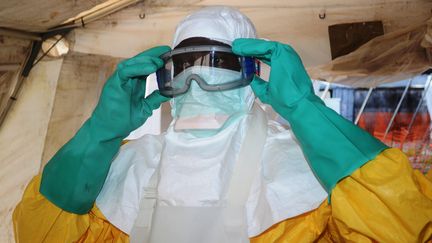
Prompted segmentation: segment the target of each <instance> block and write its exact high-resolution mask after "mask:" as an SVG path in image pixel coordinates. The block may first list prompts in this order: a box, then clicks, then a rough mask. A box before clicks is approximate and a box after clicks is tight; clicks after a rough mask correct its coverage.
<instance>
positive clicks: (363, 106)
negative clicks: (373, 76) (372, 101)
mask: <svg viewBox="0 0 432 243" xmlns="http://www.w3.org/2000/svg"><path fill="white" fill-rule="evenodd" d="M373 90H374V88H373V87H371V88H369V90H368V93H367V95H366V98H365V100H364V101H363V104H362V106H361V108H360V111H359V113H358V114H357V117H356V119H355V122H354V124H356V125H357V124H358V122H359V120H360V116H361V115H362V113H363V111H364V108H365V107H366V103H367V102H368V100H369V98H370V96H371V94H372V91H373Z"/></svg>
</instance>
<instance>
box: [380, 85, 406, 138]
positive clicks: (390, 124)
mask: <svg viewBox="0 0 432 243" xmlns="http://www.w3.org/2000/svg"><path fill="white" fill-rule="evenodd" d="M411 82H412V79H410V80H409V81H408V83H407V85H406V86H405V90H404V92H403V93H402V97H401V99H400V100H399V103H398V105H397V106H396V110H395V111H394V113H393V116H392V118H391V119H390V122H389V124H388V125H387V129H386V131H385V133H384V138H383V140H385V139H386V137H387V135H388V133H389V131H390V129H391V127H392V125H393V122H394V119H395V118H396V115H397V113H398V112H399V109H400V107H401V106H402V101H403V100H404V99H405V96H406V94H407V93H408V89H409V87H410V86H411Z"/></svg>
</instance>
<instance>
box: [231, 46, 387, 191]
mask: <svg viewBox="0 0 432 243" xmlns="http://www.w3.org/2000/svg"><path fill="white" fill-rule="evenodd" d="M233 51H234V52H235V53H236V54H238V55H242V56H253V57H256V58H258V59H260V60H262V61H264V62H265V63H267V64H268V65H270V66H271V71H270V78H269V82H266V81H263V80H262V79H260V78H259V77H255V78H254V80H253V81H252V83H251V86H252V89H253V90H254V92H255V94H256V95H257V96H258V97H259V99H260V100H261V101H262V102H264V103H267V104H270V105H271V106H272V107H273V109H274V110H275V111H276V112H278V113H279V114H280V115H281V116H282V117H283V118H285V119H286V120H288V121H289V123H290V125H291V128H292V130H293V132H294V134H295V136H296V137H297V139H298V141H299V142H300V145H301V147H302V150H303V152H304V154H305V157H306V158H307V160H308V161H309V164H310V166H311V168H312V170H313V171H314V173H315V175H316V176H317V177H318V179H319V180H320V182H321V184H322V185H323V186H324V188H325V189H326V190H327V192H329V193H331V190H332V189H333V188H334V187H335V185H336V183H337V182H338V181H339V180H341V179H343V178H344V177H346V176H348V175H350V174H351V173H352V172H353V171H354V170H356V169H357V168H359V167H360V166H362V165H363V164H364V163H366V162H368V161H369V160H372V159H374V158H375V157H376V156H377V155H378V154H379V153H380V152H381V151H382V150H384V149H386V148H387V147H386V146H385V145H384V144H383V143H381V142H380V141H378V140H377V139H375V138H374V137H373V136H371V135H370V134H369V133H367V132H366V131H364V130H362V129H360V128H359V127H357V126H355V125H354V124H352V123H351V122H350V121H348V120H346V119H344V118H343V117H341V116H340V115H338V114H337V113H336V112H334V111H333V110H331V109H329V108H328V107H326V106H325V105H324V103H323V102H322V101H321V99H320V98H319V97H317V96H316V95H315V94H314V92H313V88H312V82H311V80H310V78H309V76H308V74H307V72H306V70H305V68H304V66H303V64H302V62H301V60H300V57H299V56H298V54H297V53H296V52H295V51H294V49H293V48H292V47H290V46H288V45H284V44H282V43H278V42H273V41H265V40H258V39H238V40H236V41H234V43H233Z"/></svg>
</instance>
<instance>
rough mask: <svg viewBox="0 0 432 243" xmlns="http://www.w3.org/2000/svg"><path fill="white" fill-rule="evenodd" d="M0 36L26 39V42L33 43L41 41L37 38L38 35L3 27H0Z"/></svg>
mask: <svg viewBox="0 0 432 243" xmlns="http://www.w3.org/2000/svg"><path fill="white" fill-rule="evenodd" d="M0 35H4V36H10V37H15V38H20V39H26V40H33V41H41V40H42V37H41V36H39V35H38V34H35V33H31V32H27V31H22V30H15V29H9V28H4V27H0Z"/></svg>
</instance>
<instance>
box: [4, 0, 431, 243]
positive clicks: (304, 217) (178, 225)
mask: <svg viewBox="0 0 432 243" xmlns="http://www.w3.org/2000/svg"><path fill="white" fill-rule="evenodd" d="M173 47H174V49H173V50H171V48H170V47H167V46H159V47H155V48H152V49H149V50H146V51H144V52H142V53H140V54H138V55H137V56H135V57H133V58H131V59H127V60H124V61H122V62H121V63H120V64H119V65H118V67H117V70H116V71H115V72H114V73H113V74H112V76H111V77H110V78H109V79H108V80H107V82H106V84H105V86H104V88H103V91H102V93H101V96H100V99H99V102H98V104H97V106H96V108H95V109H94V112H93V113H92V115H91V117H90V118H89V119H88V120H87V121H86V122H85V123H84V124H83V126H82V127H81V128H80V129H79V131H78V132H77V133H76V135H75V136H74V137H73V138H72V139H71V140H70V141H69V142H68V143H66V144H65V145H64V146H63V147H62V148H61V149H60V150H59V151H58V152H57V153H56V154H55V156H54V157H53V158H52V159H51V160H50V161H49V162H48V164H47V165H46V166H45V168H44V170H43V173H42V174H40V175H37V176H35V177H34V179H33V180H32V181H31V182H30V183H29V185H28V186H27V189H26V190H25V193H24V196H23V198H22V200H21V202H20V203H19V204H18V205H17V207H16V209H15V211H14V214H13V220H14V230H15V238H16V241H17V242H106V241H109V242H128V241H131V242H248V241H251V242H313V241H322V242H345V241H351V242H372V241H376V242H425V241H428V240H430V239H431V237H432V223H431V220H432V183H431V182H430V181H429V180H428V179H426V177H424V176H423V175H422V174H421V173H420V172H418V171H414V170H412V169H411V167H410V165H409V162H408V159H407V157H406V156H405V155H404V154H403V153H402V152H401V151H400V150H398V149H395V148H388V147H387V146H385V145H384V144H383V143H381V142H380V141H378V140H377V139H375V138H374V137H372V136H371V135H369V134H368V133H367V132H365V131H363V130H362V129H360V128H358V127H357V126H355V125H353V124H352V123H351V122H349V121H347V120H345V119H344V118H342V117H341V116H339V115H338V114H337V113H335V112H334V111H332V110H331V109H329V108H327V107H326V106H325V105H324V103H323V102H322V101H321V100H320V98H319V97H317V96H316V95H315V94H314V92H313V89H312V84H311V80H310V78H309V76H308V74H307V73H306V71H305V68H304V66H303V64H302V62H301V60H300V57H299V56H298V54H297V53H296V52H295V51H294V49H293V48H292V47H291V46H289V45H286V44H283V43H279V42H274V41H267V40H260V39H256V33H255V28H254V26H253V24H252V23H251V21H250V20H249V19H248V18H247V17H246V16H244V15H243V14H242V13H240V12H238V11H237V10H235V9H232V8H229V7H209V8H204V9H201V10H199V11H197V12H195V13H193V14H191V15H190V16H188V17H186V19H185V20H183V21H182V22H181V23H180V24H179V25H178V27H177V29H176V34H175V36H174V42H173ZM256 59H258V60H260V61H262V62H264V63H266V64H268V65H270V67H271V72H270V77H269V80H268V82H267V81H264V80H262V79H260V78H259V76H257V75H256V73H257V71H258V67H257V64H256ZM154 72H156V73H157V80H158V86H159V90H157V91H155V92H153V93H151V94H150V95H148V96H146V94H145V87H146V85H145V84H146V78H147V76H148V75H150V74H151V73H154ZM255 96H256V97H258V98H259V100H261V101H262V102H263V103H264V104H267V105H269V106H271V107H272V108H273V109H274V110H275V111H276V112H277V113H278V114H279V115H280V116H282V117H283V118H284V119H286V120H287V121H288V122H289V124H290V129H285V128H283V127H282V126H281V125H279V124H278V123H277V122H275V121H272V120H269V119H268V118H267V116H266V115H265V113H264V112H263V110H262V109H261V108H260V106H259V105H258V104H257V103H255ZM168 100H170V103H171V106H172V115H173V118H174V119H173V122H172V123H171V124H170V126H169V128H168V130H167V131H166V132H165V133H163V134H162V135H157V136H155V135H146V136H143V137H142V138H140V139H137V140H133V141H130V142H128V143H126V144H125V145H123V146H121V144H122V141H123V140H124V139H125V138H126V137H127V136H128V134H129V133H130V132H131V131H133V130H135V129H137V128H138V127H140V126H141V125H142V124H143V123H144V122H145V121H146V119H147V118H149V117H150V116H151V115H152V111H153V110H154V109H157V108H158V107H159V106H160V105H161V103H163V102H166V101H168Z"/></svg>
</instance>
